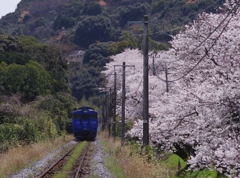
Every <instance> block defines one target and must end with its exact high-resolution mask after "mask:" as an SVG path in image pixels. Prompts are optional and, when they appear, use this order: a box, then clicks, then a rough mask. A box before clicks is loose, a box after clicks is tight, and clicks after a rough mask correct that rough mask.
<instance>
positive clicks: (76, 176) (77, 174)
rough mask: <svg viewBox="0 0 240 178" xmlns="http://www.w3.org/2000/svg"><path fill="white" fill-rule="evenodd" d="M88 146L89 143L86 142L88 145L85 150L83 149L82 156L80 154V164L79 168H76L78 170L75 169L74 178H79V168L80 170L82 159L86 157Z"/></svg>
mask: <svg viewBox="0 0 240 178" xmlns="http://www.w3.org/2000/svg"><path fill="white" fill-rule="evenodd" d="M89 145H90V142H88V145H87V146H86V148H85V150H84V152H83V154H82V156H81V159H80V162H79V166H78V169H77V172H76V174H75V178H79V177H80V171H81V168H82V165H83V163H84V159H85V157H86V155H87V152H88V150H89V149H88V148H89Z"/></svg>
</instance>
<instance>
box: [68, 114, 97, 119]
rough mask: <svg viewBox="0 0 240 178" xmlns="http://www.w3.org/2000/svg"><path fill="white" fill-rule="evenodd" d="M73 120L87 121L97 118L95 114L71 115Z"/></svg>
mask: <svg viewBox="0 0 240 178" xmlns="http://www.w3.org/2000/svg"><path fill="white" fill-rule="evenodd" d="M72 118H73V119H88V118H97V114H94V113H91V114H72Z"/></svg>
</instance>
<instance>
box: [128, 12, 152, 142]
mask: <svg viewBox="0 0 240 178" xmlns="http://www.w3.org/2000/svg"><path fill="white" fill-rule="evenodd" d="M142 23H143V24H144V31H143V146H146V145H149V119H148V112H149V109H148V16H147V15H144V21H128V24H142Z"/></svg>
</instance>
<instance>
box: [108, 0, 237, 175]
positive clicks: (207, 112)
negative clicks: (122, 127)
mask: <svg viewBox="0 0 240 178" xmlns="http://www.w3.org/2000/svg"><path fill="white" fill-rule="evenodd" d="M225 7H226V9H224V10H222V12H221V13H220V14H208V13H203V14H200V15H199V17H198V19H196V20H195V21H194V22H192V23H191V24H189V25H188V26H186V30H185V31H183V32H181V33H179V34H178V35H176V36H174V37H173V40H172V41H171V44H172V48H171V49H170V50H168V51H161V52H159V53H158V54H157V55H156V58H155V66H154V69H155V71H156V75H153V72H152V70H153V67H150V66H151V64H150V65H149V69H150V70H149V120H150V125H149V127H150V129H149V131H150V140H151V143H152V144H156V145H158V146H159V147H160V148H161V149H162V150H166V151H176V150H178V149H183V150H185V151H187V153H188V154H189V159H188V161H187V162H188V164H189V168H190V169H201V168H205V167H212V166H214V167H215V168H216V169H217V170H218V171H219V172H223V173H225V174H226V175H228V176H229V177H240V135H239V130H240V123H239V112H240V111H239V108H240V58H239V57H240V33H239V31H240V11H239V8H238V7H239V2H238V0H235V1H233V0H228V1H226V3H225ZM112 58H113V62H111V63H109V64H107V66H106V67H107V70H106V71H105V73H106V74H112V73H114V68H115V71H116V72H117V74H119V75H118V79H117V81H118V84H117V96H118V101H119V102H118V105H117V113H118V114H119V115H120V113H121V103H120V101H121V72H122V71H121V68H120V67H114V65H121V64H122V62H126V65H135V72H134V71H133V70H129V69H126V98H127V99H126V118H128V119H129V120H134V121H135V124H134V127H133V128H132V129H131V131H129V132H128V133H127V134H128V135H129V136H131V137H138V138H139V139H140V140H141V139H142V130H143V129H142V128H143V126H142V125H143V123H142V112H143V104H142V102H143V101H142V95H143V93H142V90H143V85H142V83H143V82H142V80H143V56H142V53H141V51H138V50H130V49H126V50H125V52H123V53H121V54H118V55H116V56H112ZM149 63H151V56H150V57H149ZM166 69H167V73H168V82H167V81H166V76H165V74H166V73H165V71H166ZM166 84H168V87H169V91H168V92H166ZM112 85H113V77H112V76H111V75H109V86H112Z"/></svg>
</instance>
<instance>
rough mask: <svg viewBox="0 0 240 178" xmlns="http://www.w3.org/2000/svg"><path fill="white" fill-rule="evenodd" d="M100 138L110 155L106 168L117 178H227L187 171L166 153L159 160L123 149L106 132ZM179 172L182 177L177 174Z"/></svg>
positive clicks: (207, 171) (210, 172)
mask: <svg viewBox="0 0 240 178" xmlns="http://www.w3.org/2000/svg"><path fill="white" fill-rule="evenodd" d="M99 137H100V140H101V143H102V145H103V150H104V151H105V152H106V153H108V155H109V157H107V158H106V160H105V166H106V168H107V169H108V170H109V172H111V173H112V175H113V176H114V177H115V178H226V177H225V176H223V175H219V174H218V173H217V171H216V170H214V169H208V168H205V169H203V170H199V171H185V170H184V168H185V167H186V163H185V162H184V161H183V160H182V159H181V158H180V157H179V156H177V155H176V154H173V153H164V154H163V155H162V158H159V159H154V158H152V159H149V156H147V155H144V154H140V151H139V150H138V148H137V147H135V148H134V146H131V145H125V146H124V147H121V142H120V139H116V141H115V142H114V141H113V138H108V134H107V133H105V132H101V133H100V134H99ZM153 157H154V156H153ZM179 170H180V171H181V174H180V175H178V174H177V173H178V171H179Z"/></svg>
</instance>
